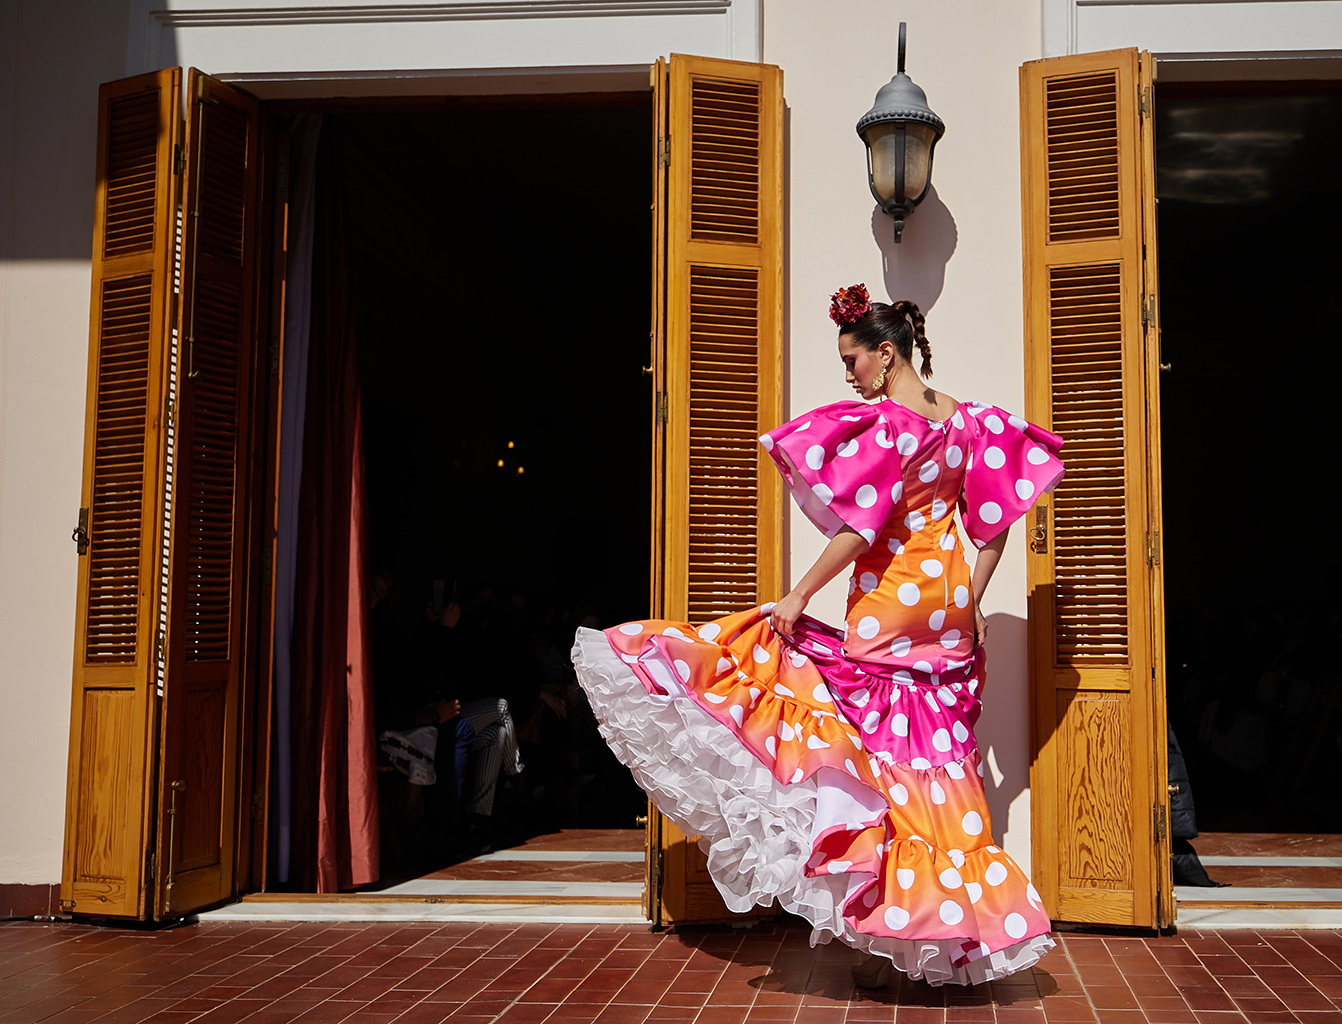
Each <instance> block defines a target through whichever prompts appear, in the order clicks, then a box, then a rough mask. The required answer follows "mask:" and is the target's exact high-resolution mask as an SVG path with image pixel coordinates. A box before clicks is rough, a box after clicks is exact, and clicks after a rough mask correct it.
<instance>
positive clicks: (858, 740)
mask: <svg viewBox="0 0 1342 1024" xmlns="http://www.w3.org/2000/svg"><path fill="white" fill-rule="evenodd" d="M844 735H845V736H847V737H848V742H849V743H851V744H852V745H853V746H855V747H857V749H858V750H861V749H862V737H861V736H859V735H858V734H857V733H855V732H848V731H847V730H846V729H845V730H844Z"/></svg>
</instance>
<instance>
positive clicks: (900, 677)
mask: <svg viewBox="0 0 1342 1024" xmlns="http://www.w3.org/2000/svg"><path fill="white" fill-rule="evenodd" d="M890 678H891V679H893V680H894V681H895V682H897V683H900V684H902V685H904V686H912V685H913V674H912V673H911V672H909V670H908V669H903V668H901V669H897V670H896V671H895V673H894V674H893V675H892V676H891V677H890Z"/></svg>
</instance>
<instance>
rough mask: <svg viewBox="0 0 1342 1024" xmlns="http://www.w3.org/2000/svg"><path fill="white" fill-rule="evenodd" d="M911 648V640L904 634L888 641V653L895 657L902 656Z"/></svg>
mask: <svg viewBox="0 0 1342 1024" xmlns="http://www.w3.org/2000/svg"><path fill="white" fill-rule="evenodd" d="M912 649H913V641H912V640H910V639H909V638H908V637H906V636H900V637H896V638H895V639H894V640H891V641H890V653H891V654H893V655H894V656H895V657H896V658H902V657H904V656H905V655H906V654H908V653H909V651H910V650H912Z"/></svg>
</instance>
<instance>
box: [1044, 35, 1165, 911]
mask: <svg viewBox="0 0 1342 1024" xmlns="http://www.w3.org/2000/svg"><path fill="white" fill-rule="evenodd" d="M1149 59H1150V58H1149V56H1146V57H1140V56H1139V54H1138V53H1137V51H1136V50H1131V51H1113V52H1109V53H1100V54H1082V55H1078V56H1075V57H1065V58H1051V59H1048V60H1043V61H1035V62H1032V63H1030V64H1026V65H1025V66H1024V67H1022V69H1021V105H1022V108H1021V118H1022V119H1021V125H1022V161H1023V162H1022V166H1023V197H1024V207H1023V227H1024V237H1025V246H1024V248H1025V309H1026V378H1027V391H1026V393H1027V401H1026V405H1027V408H1026V415H1027V416H1028V417H1029V418H1031V419H1033V420H1035V421H1037V422H1039V423H1041V424H1042V425H1044V426H1047V427H1048V428H1049V429H1051V430H1053V431H1055V432H1056V433H1058V434H1060V435H1061V436H1062V437H1063V438H1064V439H1065V441H1066V448H1065V450H1064V461H1065V462H1066V464H1067V476H1066V478H1065V479H1064V480H1063V482H1062V483H1061V484H1060V485H1059V486H1058V488H1057V490H1056V491H1055V492H1054V494H1053V495H1052V496H1051V498H1050V499H1049V500H1048V501H1047V502H1041V504H1040V507H1039V509H1038V510H1037V511H1036V516H1037V517H1038V518H1036V520H1035V529H1033V530H1032V531H1031V538H1032V540H1031V555H1030V558H1029V563H1028V565H1029V569H1028V571H1029V582H1030V619H1031V651H1032V653H1031V660H1032V664H1033V667H1034V674H1033V675H1034V678H1033V689H1032V704H1033V714H1032V721H1033V730H1034V732H1033V737H1032V746H1033V750H1034V759H1033V765H1032V771H1031V806H1032V812H1033V813H1032V817H1033V828H1032V837H1033V839H1032V843H1033V854H1034V856H1033V871H1034V876H1035V879H1034V880H1035V884H1036V886H1037V887H1038V889H1039V890H1040V892H1041V893H1042V894H1043V896H1044V900H1045V903H1046V904H1047V905H1048V906H1050V907H1051V908H1052V909H1053V912H1054V915H1055V917H1056V918H1057V919H1059V920H1064V921H1084V922H1091V923H1105V924H1120V925H1138V926H1152V925H1155V924H1157V923H1159V922H1160V921H1161V919H1162V914H1161V911H1160V910H1159V906H1158V904H1159V901H1160V899H1161V896H1160V893H1161V892H1162V891H1167V890H1168V870H1169V868H1168V855H1167V853H1166V852H1165V851H1164V847H1163V846H1162V838H1161V835H1160V832H1159V829H1158V827H1157V826H1158V822H1159V820H1160V819H1159V810H1160V808H1161V807H1163V806H1164V803H1165V799H1166V798H1165V794H1164V791H1163V788H1161V783H1160V780H1161V779H1162V778H1163V772H1164V756H1165V741H1164V718H1163V714H1164V711H1163V686H1164V676H1163V667H1162V666H1161V665H1160V663H1159V658H1158V653H1157V649H1158V645H1157V642H1156V640H1157V637H1158V636H1159V629H1160V626H1159V623H1158V622H1157V621H1156V620H1155V619H1154V617H1153V608H1154V605H1153V600H1152V597H1153V594H1154V593H1155V592H1156V591H1157V590H1158V588H1159V578H1158V573H1156V572H1155V571H1154V570H1153V566H1152V563H1151V561H1150V559H1149V558H1148V543H1149V538H1150V537H1151V536H1152V535H1153V534H1154V533H1155V532H1156V531H1158V529H1159V520H1158V512H1153V507H1154V506H1153V505H1152V502H1151V490H1152V488H1153V487H1154V486H1157V484H1155V483H1153V478H1152V475H1151V468H1152V464H1153V459H1155V460H1156V461H1157V462H1158V458H1159V453H1158V451H1153V449H1152V441H1151V434H1150V432H1149V429H1150V420H1149V409H1148V386H1149V382H1148V379H1147V365H1146V362H1147V359H1146V344H1147V340H1146V332H1145V324H1144V320H1145V317H1144V315H1143V313H1144V310H1145V308H1146V306H1145V296H1146V294H1147V292H1148V291H1149V288H1150V287H1151V285H1150V282H1149V281H1148V280H1147V270H1146V267H1145V265H1144V262H1143V256H1144V252H1145V250H1146V249H1147V247H1148V246H1147V237H1146V232H1145V219H1146V217H1147V215H1148V214H1147V210H1148V208H1149V207H1152V206H1153V200H1152V201H1151V202H1148V199H1150V197H1151V195H1152V193H1153V189H1154V181H1153V179H1152V177H1151V172H1150V161H1149V160H1147V159H1145V158H1144V151H1143V146H1144V141H1143V140H1144V138H1147V139H1148V140H1149V132H1148V133H1147V135H1146V136H1144V135H1143V128H1142V117H1143V115H1142V114H1141V110H1142V107H1141V103H1142V97H1141V95H1140V68H1141V63H1142V61H1143V60H1145V61H1147V62H1148V63H1149ZM1151 244H1152V245H1153V244H1154V242H1152V243H1151Z"/></svg>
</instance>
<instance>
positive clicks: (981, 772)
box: [979, 761, 983, 779]
mask: <svg viewBox="0 0 1342 1024" xmlns="http://www.w3.org/2000/svg"><path fill="white" fill-rule="evenodd" d="M979 778H980V779H981V778H983V762H982V761H980V762H979Z"/></svg>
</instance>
